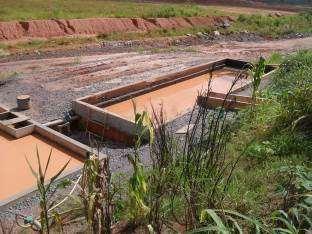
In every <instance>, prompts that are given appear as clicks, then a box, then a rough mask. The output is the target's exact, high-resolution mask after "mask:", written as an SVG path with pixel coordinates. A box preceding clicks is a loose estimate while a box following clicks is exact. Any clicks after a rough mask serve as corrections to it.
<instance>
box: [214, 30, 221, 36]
mask: <svg viewBox="0 0 312 234" xmlns="http://www.w3.org/2000/svg"><path fill="white" fill-rule="evenodd" d="M213 35H215V36H217V37H218V36H220V35H221V34H220V32H219V31H213Z"/></svg>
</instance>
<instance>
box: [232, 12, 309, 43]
mask: <svg viewBox="0 0 312 234" xmlns="http://www.w3.org/2000/svg"><path fill="white" fill-rule="evenodd" d="M242 30H247V31H249V32H254V33H257V34H260V35H262V36H265V37H273V38H278V37H281V36H286V35H289V34H295V33H312V12H311V11H310V12H305V13H299V14H296V15H285V16H282V17H270V16H263V15H240V16H239V17H238V18H237V20H236V22H235V23H234V24H233V25H232V27H231V28H230V32H237V31H242Z"/></svg>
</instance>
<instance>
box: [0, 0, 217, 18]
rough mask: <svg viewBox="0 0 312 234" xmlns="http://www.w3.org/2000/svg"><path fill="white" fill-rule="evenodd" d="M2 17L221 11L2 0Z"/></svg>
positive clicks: (85, 0) (81, 0) (91, 0)
mask: <svg viewBox="0 0 312 234" xmlns="http://www.w3.org/2000/svg"><path fill="white" fill-rule="evenodd" d="M0 6H1V8H0V21H9V20H30V19H52V18H57V19H73V18H91V17H172V16H205V15H220V14H223V12H222V11H218V10H216V9H214V8H213V7H210V6H198V5H194V4H165V3H162V4H156V3H155V4H153V3H135V2H131V1H97V0H46V1H44V0H0Z"/></svg>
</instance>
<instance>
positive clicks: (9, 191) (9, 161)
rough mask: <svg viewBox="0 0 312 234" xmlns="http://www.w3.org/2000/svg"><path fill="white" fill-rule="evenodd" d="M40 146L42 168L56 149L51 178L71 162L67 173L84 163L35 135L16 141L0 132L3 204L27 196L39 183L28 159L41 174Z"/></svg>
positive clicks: (0, 198)
mask: <svg viewBox="0 0 312 234" xmlns="http://www.w3.org/2000/svg"><path fill="white" fill-rule="evenodd" d="M36 146H37V147H38V150H39V154H40V161H41V165H42V166H43V168H44V166H45V164H46V162H47V160H48V156H49V152H50V150H51V148H52V156H51V161H50V166H49V168H48V170H47V178H49V179H50V178H51V177H52V176H54V175H55V174H56V173H57V172H58V171H59V170H60V169H61V168H62V166H63V165H64V164H65V163H66V162H67V161H68V160H69V159H70V163H69V164H68V166H67V168H66V169H65V171H64V172H63V173H66V172H69V171H71V170H74V169H75V168H78V167H79V166H81V165H82V164H83V163H82V162H81V161H80V160H78V159H77V158H75V157H74V155H73V154H72V153H71V152H69V151H67V150H65V149H63V148H61V147H59V146H58V145H56V144H54V143H53V142H50V141H47V140H46V139H44V138H42V137H41V136H39V135H36V134H33V135H28V136H26V137H23V138H19V139H15V138H12V137H11V136H9V135H7V134H6V133H3V132H1V131H0V149H1V151H0V161H1V164H0V188H1V189H0V200H4V199H8V198H9V197H11V196H13V195H15V194H19V193H21V192H24V191H26V190H28V189H30V188H32V187H33V186H35V185H36V179H35V177H34V176H33V174H32V173H31V171H30V169H29V166H28V164H27V162H26V159H25V156H26V157H27V158H28V160H29V162H30V164H31V165H32V167H33V168H34V170H36V171H37V169H38V164H37V157H36Z"/></svg>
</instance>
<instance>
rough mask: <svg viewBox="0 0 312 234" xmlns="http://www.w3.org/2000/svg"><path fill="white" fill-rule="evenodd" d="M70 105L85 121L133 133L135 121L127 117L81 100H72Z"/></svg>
mask: <svg viewBox="0 0 312 234" xmlns="http://www.w3.org/2000/svg"><path fill="white" fill-rule="evenodd" d="M72 107H73V110H74V112H75V113H76V114H77V115H79V116H81V117H82V118H83V119H85V121H88V120H90V121H93V122H96V123H100V124H102V125H104V126H105V125H107V126H110V127H113V128H116V129H119V130H120V131H121V132H124V133H127V134H129V135H133V134H134V133H135V123H134V122H132V121H130V120H128V119H124V118H122V117H121V116H119V115H116V114H115V113H112V112H109V111H106V110H104V109H101V108H99V107H96V106H94V105H91V104H88V103H85V102H82V101H74V102H73V105H72Z"/></svg>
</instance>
